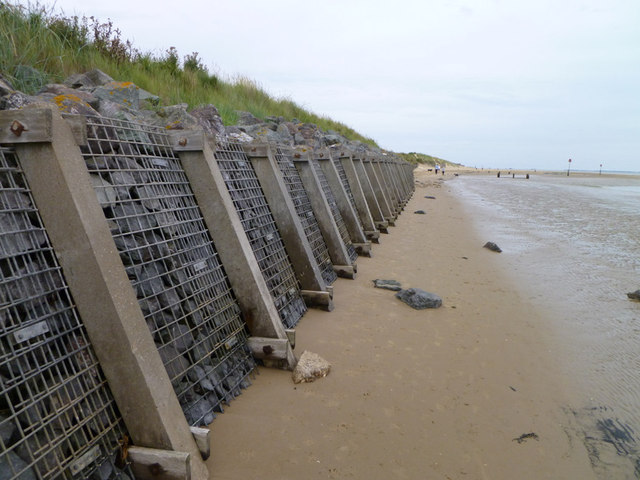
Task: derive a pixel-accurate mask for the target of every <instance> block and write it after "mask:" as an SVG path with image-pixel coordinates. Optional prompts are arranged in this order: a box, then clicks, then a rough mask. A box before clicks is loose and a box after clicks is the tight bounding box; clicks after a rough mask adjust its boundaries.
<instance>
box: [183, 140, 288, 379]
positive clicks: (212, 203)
mask: <svg viewBox="0 0 640 480" xmlns="http://www.w3.org/2000/svg"><path fill="white" fill-rule="evenodd" d="M172 141H173V145H174V151H175V152H176V153H177V154H178V155H179V157H180V160H181V162H182V167H183V168H184V171H185V173H186V175H187V178H188V179H189V183H190V184H191V188H192V189H193V194H194V195H195V197H196V201H197V202H198V206H199V207H200V211H201V212H202V218H203V219H204V222H205V224H206V225H207V229H208V230H209V233H210V235H211V238H212V240H213V243H214V244H215V246H216V250H217V252H218V255H219V256H220V260H221V262H222V266H223V267H224V269H225V271H226V273H227V277H228V278H229V282H230V283H231V288H232V289H233V291H234V293H235V295H236V298H237V299H238V304H239V306H240V309H241V310H242V313H243V316H244V318H245V322H246V323H247V326H248V327H249V332H250V333H251V335H252V336H254V337H264V338H277V339H282V340H286V339H287V338H288V337H287V334H286V331H285V328H284V326H283V325H282V320H281V319H280V316H279V314H278V310H277V309H276V306H275V305H274V302H273V297H272V296H271V293H270V292H269V288H268V286H267V284H266V282H265V280H264V276H263V275H262V272H261V271H260V268H259V266H258V262H257V260H256V258H255V255H254V253H253V250H252V249H251V245H250V244H249V239H248V238H247V235H246V233H245V231H244V228H243V227H242V222H241V220H240V217H239V216H238V212H237V211H236V209H235V207H234V205H233V200H232V199H231V195H230V194H229V191H228V190H227V187H226V185H225V182H224V178H223V177H222V172H221V171H220V168H219V167H218V164H217V162H216V159H215V157H214V151H213V149H212V147H211V146H210V145H209V143H208V142H207V140H206V139H205V136H204V132H203V131H192V132H189V133H188V134H187V133H183V132H180V133H177V134H176V135H174V136H173V137H172ZM295 364H296V357H295V355H294V354H293V350H292V348H291V345H287V351H286V365H285V367H286V368H290V369H293V368H294V367H295Z"/></svg>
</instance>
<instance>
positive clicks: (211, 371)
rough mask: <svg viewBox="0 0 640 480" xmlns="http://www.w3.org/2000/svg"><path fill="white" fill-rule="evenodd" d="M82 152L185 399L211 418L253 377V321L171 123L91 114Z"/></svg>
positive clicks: (194, 415)
mask: <svg viewBox="0 0 640 480" xmlns="http://www.w3.org/2000/svg"><path fill="white" fill-rule="evenodd" d="M87 127H88V139H89V142H88V146H87V147H83V154H84V158H85V162H86V164H87V168H88V170H89V173H90V176H91V181H92V183H93V186H94V188H95V190H96V193H97V196H98V200H99V202H100V204H101V206H102V209H103V211H104V213H105V216H106V218H107V219H108V221H109V226H110V228H111V233H112V234H113V238H114V240H115V243H116V246H117V248H118V251H119V252H120V257H121V259H122V262H123V264H124V266H125V268H126V271H127V274H128V275H129V278H130V280H131V284H132V285H133V287H134V289H135V291H136V294H137V297H138V301H139V304H140V308H141V309H142V312H143V313H144V317H145V320H146V322H147V326H148V327H149V330H150V331H151V334H152V335H153V339H154V341H155V343H156V346H157V347H158V351H159V353H160V356H161V358H162V361H163V363H164V365H165V367H166V369H167V372H168V374H169V377H170V378H171V382H172V384H173V387H174V389H175V392H176V395H177V396H178V400H179V401H180V404H181V406H182V409H183V411H184V413H185V416H186V418H187V421H188V422H189V424H191V425H207V424H209V423H211V421H212V420H213V419H214V418H215V413H214V412H221V411H222V408H223V407H222V404H223V403H227V404H228V402H229V401H230V400H231V399H232V398H233V397H235V396H237V395H239V394H240V389H241V388H245V387H246V386H248V384H249V380H248V378H247V377H248V375H249V373H250V372H251V371H252V370H253V368H254V366H255V364H254V361H253V358H252V357H251V356H250V354H249V350H248V348H247V347H246V338H247V333H246V325H245V324H244V321H243V319H242V317H241V314H240V308H239V307H238V303H237V301H236V299H235V297H234V295H233V292H232V291H231V287H230V285H229V282H228V279H227V275H226V273H225V271H224V269H223V267H222V265H221V263H220V260H219V258H218V254H217V252H216V249H215V247H214V245H213V242H212V240H211V237H210V235H209V232H208V230H207V229H206V226H205V224H204V220H203V219H202V214H201V212H200V210H199V208H198V205H197V204H196V200H195V197H194V195H193V192H192V190H191V186H190V185H189V182H188V180H187V177H186V174H185V172H184V170H183V168H182V164H181V163H180V160H179V159H178V158H177V157H176V156H175V155H174V154H173V151H172V149H171V147H170V145H169V140H168V137H167V135H166V133H165V131H164V130H162V129H160V128H157V127H152V126H147V125H141V124H134V123H131V122H125V121H120V120H114V119H107V118H97V117H94V118H89V119H88V121H87Z"/></svg>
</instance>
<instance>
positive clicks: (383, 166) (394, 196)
mask: <svg viewBox="0 0 640 480" xmlns="http://www.w3.org/2000/svg"><path fill="white" fill-rule="evenodd" d="M378 166H379V167H380V171H381V172H382V175H383V180H384V182H385V183H386V186H387V190H388V191H389V195H390V196H391V201H392V203H393V205H392V206H393V208H394V209H395V208H396V207H397V206H398V204H399V203H400V200H399V192H398V187H397V185H396V180H395V174H394V172H393V167H392V165H391V164H389V162H388V161H387V160H379V161H378Z"/></svg>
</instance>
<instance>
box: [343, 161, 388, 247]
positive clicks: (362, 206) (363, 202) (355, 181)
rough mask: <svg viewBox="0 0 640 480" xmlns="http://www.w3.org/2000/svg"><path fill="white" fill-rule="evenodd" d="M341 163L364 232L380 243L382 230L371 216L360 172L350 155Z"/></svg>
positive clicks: (373, 240) (370, 238)
mask: <svg viewBox="0 0 640 480" xmlns="http://www.w3.org/2000/svg"><path fill="white" fill-rule="evenodd" d="M340 163H342V168H344V173H345V175H346V177H347V182H348V183H349V187H350V188H351V194H352V195H353V201H354V203H355V204H356V211H357V212H358V216H359V217H360V222H361V223H362V228H363V230H364V233H365V235H366V236H367V238H368V239H369V240H371V241H372V242H374V243H378V242H379V237H380V232H379V231H378V228H377V227H376V224H375V222H374V220H373V217H372V216H371V212H370V211H369V205H368V204H367V199H366V198H365V196H364V191H363V189H362V185H361V184H360V179H359V175H358V172H357V171H356V166H355V163H354V160H353V158H352V157H350V156H348V157H342V158H340Z"/></svg>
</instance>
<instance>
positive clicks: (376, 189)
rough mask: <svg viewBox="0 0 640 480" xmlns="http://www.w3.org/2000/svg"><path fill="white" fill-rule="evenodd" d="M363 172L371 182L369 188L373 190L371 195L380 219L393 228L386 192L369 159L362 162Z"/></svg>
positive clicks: (392, 217) (392, 218) (391, 213)
mask: <svg viewBox="0 0 640 480" xmlns="http://www.w3.org/2000/svg"><path fill="white" fill-rule="evenodd" d="M363 166H364V170H365V172H366V173H367V177H369V181H370V182H371V188H372V189H373V194H374V196H375V197H376V200H377V201H378V206H379V207H380V211H381V212H382V217H383V218H384V219H385V220H386V221H387V223H388V224H389V225H390V226H392V227H393V226H394V225H395V224H394V222H393V220H394V216H393V212H392V210H391V207H390V206H389V205H390V204H389V201H388V199H387V196H388V194H387V192H385V190H384V188H383V186H382V180H381V179H379V178H378V175H377V174H376V171H375V169H374V167H373V163H372V161H371V159H369V158H367V159H365V160H363Z"/></svg>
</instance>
